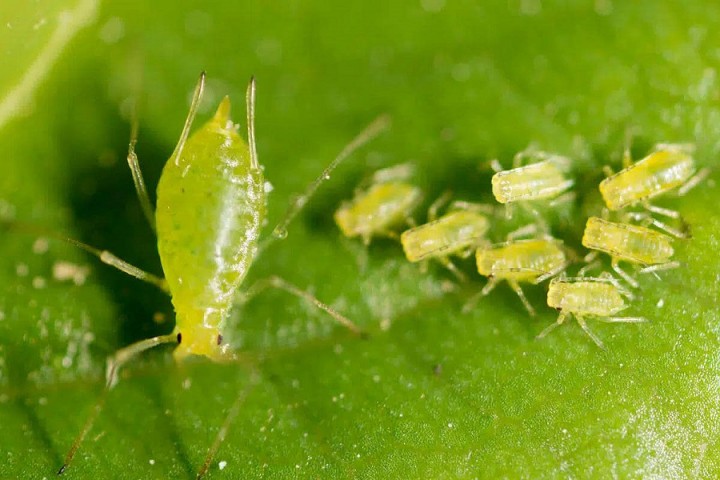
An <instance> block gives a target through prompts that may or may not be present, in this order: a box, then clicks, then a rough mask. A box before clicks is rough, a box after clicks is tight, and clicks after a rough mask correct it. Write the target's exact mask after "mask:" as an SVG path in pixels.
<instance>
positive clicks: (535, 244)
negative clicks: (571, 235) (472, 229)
mask: <svg viewBox="0 0 720 480" xmlns="http://www.w3.org/2000/svg"><path fill="white" fill-rule="evenodd" d="M475 258H476V260H477V268H478V273H480V275H484V276H486V277H494V278H497V279H506V280H514V281H518V282H532V281H533V280H535V279H536V278H537V277H539V276H541V275H542V274H544V273H547V272H552V271H554V270H557V269H558V268H560V267H562V266H563V265H564V264H565V261H566V259H565V252H563V249H562V248H561V246H560V243H559V242H556V241H550V240H544V239H537V240H535V239H533V240H518V241H515V242H508V243H505V244H502V245H498V246H494V247H489V248H480V249H478V251H477V253H476V256H475Z"/></svg>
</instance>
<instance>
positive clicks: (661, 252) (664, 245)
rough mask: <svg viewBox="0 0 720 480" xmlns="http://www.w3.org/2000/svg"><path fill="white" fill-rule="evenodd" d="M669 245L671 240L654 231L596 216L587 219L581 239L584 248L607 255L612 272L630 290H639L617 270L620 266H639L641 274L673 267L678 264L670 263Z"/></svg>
mask: <svg viewBox="0 0 720 480" xmlns="http://www.w3.org/2000/svg"><path fill="white" fill-rule="evenodd" d="M672 242H673V239H672V237H669V236H668V235H665V234H664V233H660V232H658V231H656V230H651V229H649V228H647V227H643V226H640V225H632V224H629V223H616V222H610V221H607V220H603V219H602V218H598V217H590V218H588V220H587V224H586V225H585V232H584V234H583V238H582V244H583V246H584V247H586V248H589V249H591V250H595V251H600V252H605V253H607V254H608V255H610V256H611V257H612V260H611V265H612V268H613V270H615V272H616V273H617V274H618V275H620V276H621V277H622V278H623V279H624V280H625V281H626V282H628V283H629V284H630V285H632V286H633V287H638V283H637V281H636V280H635V279H634V278H632V277H631V276H630V275H629V274H628V273H627V272H625V271H624V270H623V269H622V268H620V265H619V263H620V262H621V261H625V262H628V263H633V264H636V265H641V266H642V267H643V268H641V269H640V273H650V272H655V271H658V270H667V269H671V268H676V267H678V266H679V265H680V264H679V263H678V262H674V261H671V257H672V255H673V253H674V249H673V245H672ZM588 260H589V258H588Z"/></svg>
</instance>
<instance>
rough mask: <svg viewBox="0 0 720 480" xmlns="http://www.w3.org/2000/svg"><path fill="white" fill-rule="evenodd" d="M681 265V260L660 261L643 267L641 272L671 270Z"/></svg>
mask: <svg viewBox="0 0 720 480" xmlns="http://www.w3.org/2000/svg"><path fill="white" fill-rule="evenodd" d="M679 266H680V262H677V261H675V262H668V263H659V264H657V265H650V266H649V267H645V268H641V269H640V270H639V271H640V273H654V272H660V271H663V270H671V269H673V268H678V267H679ZM656 276H657V275H656Z"/></svg>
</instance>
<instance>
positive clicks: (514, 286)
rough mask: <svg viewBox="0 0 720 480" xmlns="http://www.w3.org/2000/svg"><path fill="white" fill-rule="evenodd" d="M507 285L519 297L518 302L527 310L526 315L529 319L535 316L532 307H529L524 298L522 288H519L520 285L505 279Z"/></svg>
mask: <svg viewBox="0 0 720 480" xmlns="http://www.w3.org/2000/svg"><path fill="white" fill-rule="evenodd" d="M507 282H508V285H510V288H512V289H513V290H514V291H515V293H516V294H517V296H518V297H520V300H521V301H522V303H523V305H525V308H526V309H527V311H528V313H529V314H530V316H531V317H534V316H535V309H534V308H533V306H532V305H530V302H528V299H527V298H526V297H525V293H524V292H523V290H522V288H521V287H520V284H519V283H518V282H516V281H515V280H512V279H507Z"/></svg>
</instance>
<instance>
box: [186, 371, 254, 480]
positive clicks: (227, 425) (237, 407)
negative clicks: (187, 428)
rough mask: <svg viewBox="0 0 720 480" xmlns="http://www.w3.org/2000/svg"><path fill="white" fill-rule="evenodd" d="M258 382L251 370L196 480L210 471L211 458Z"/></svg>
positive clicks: (209, 449)
mask: <svg viewBox="0 0 720 480" xmlns="http://www.w3.org/2000/svg"><path fill="white" fill-rule="evenodd" d="M259 382H260V376H259V374H258V372H257V371H256V370H255V369H253V371H252V373H251V375H250V381H249V382H248V384H247V385H245V387H244V388H243V389H242V390H241V391H240V394H239V395H238V396H237V398H236V399H235V401H234V402H233V404H232V406H231V407H230V409H229V410H228V413H227V415H226V416H225V420H224V421H223V423H222V426H221V427H220V430H218V433H217V435H216V436H215V440H213V443H212V444H211V445H210V448H208V452H207V454H206V455H205V461H204V462H203V464H202V466H201V467H200V470H198V472H197V475H196V476H195V478H196V480H200V479H201V478H203V477H204V476H205V474H206V473H207V472H208V470H209V469H210V464H211V463H212V461H213V458H215V454H217V452H218V450H219V449H220V445H222V443H223V442H224V441H225V437H226V436H227V434H228V431H229V430H230V427H231V426H232V424H233V423H234V422H235V418H237V416H238V414H239V413H240V408H241V407H242V405H243V403H244V402H245V399H247V397H248V395H250V391H251V390H252V389H253V387H255V385H257V384H258V383H259Z"/></svg>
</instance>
